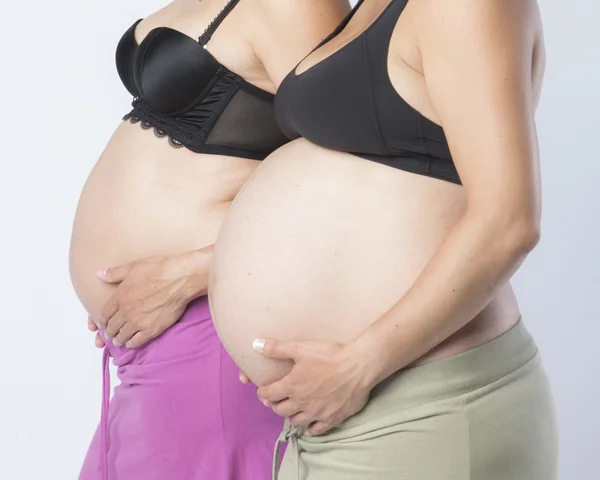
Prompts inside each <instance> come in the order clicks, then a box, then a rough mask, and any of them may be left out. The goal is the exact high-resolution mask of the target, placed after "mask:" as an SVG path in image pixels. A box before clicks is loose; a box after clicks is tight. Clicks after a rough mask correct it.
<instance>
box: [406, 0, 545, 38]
mask: <svg viewBox="0 0 600 480" xmlns="http://www.w3.org/2000/svg"><path fill="white" fill-rule="evenodd" d="M418 10H419V12H418V22H419V25H418V26H419V31H420V33H421V34H422V36H429V37H433V38H439V37H446V36H448V35H449V36H451V37H454V38H464V37H469V36H471V37H473V36H477V37H480V38H483V39H485V38H489V39H493V38H495V37H502V38H503V39H504V40H505V41H507V42H510V41H511V40H515V39H516V40H525V39H533V38H535V36H536V35H537V34H538V33H540V32H541V19H540V13H539V9H538V5H537V1H536V0H453V1H452V2H448V1H447V0H420V1H419V2H418ZM515 35H516V38H515Z"/></svg>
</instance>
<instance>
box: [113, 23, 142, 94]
mask: <svg viewBox="0 0 600 480" xmlns="http://www.w3.org/2000/svg"><path fill="white" fill-rule="evenodd" d="M140 22H141V19H140V20H138V21H137V22H135V23H134V24H133V25H132V26H131V27H129V29H128V30H127V31H126V32H125V33H124V34H123V36H122V37H121V40H119V44H118V45H117V52H116V54H115V60H116V63H117V72H118V74H119V77H120V78H121V81H122V82H123V85H125V88H126V89H127V90H128V91H129V93H131V95H133V96H134V97H137V96H138V95H139V92H138V90H137V87H136V85H135V78H134V75H133V64H134V61H135V56H136V53H137V51H138V44H137V42H136V41H135V27H137V24H138V23H140Z"/></svg>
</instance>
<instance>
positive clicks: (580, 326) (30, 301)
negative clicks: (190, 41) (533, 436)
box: [0, 0, 600, 480]
mask: <svg viewBox="0 0 600 480" xmlns="http://www.w3.org/2000/svg"><path fill="white" fill-rule="evenodd" d="M243 1H253V0H243ZM323 1H325V0H323ZM162 5H163V2H161V1H158V0H145V1H142V0H128V1H123V0H103V1H102V2H91V1H79V2H78V1H75V0H71V1H67V2H41V1H37V0H36V1H27V0H22V1H15V0H13V1H10V2H9V1H8V0H1V3H0V45H2V55H1V57H0V69H1V74H0V99H1V100H0V105H1V106H2V113H1V114H0V122H1V128H0V132H2V149H1V150H0V161H1V170H0V225H1V228H2V231H1V233H2V235H0V268H1V271H0V282H1V284H0V295H1V299H2V303H1V306H0V308H1V309H2V310H1V312H2V317H1V318H2V320H1V322H0V328H1V330H0V332H1V333H2V347H1V348H0V369H1V371H0V373H1V375H0V478H1V479H3V480H38V479H40V480H41V479H44V480H45V479H50V480H55V479H56V480H69V479H76V477H77V473H78V470H79V467H80V464H81V461H82V458H83V456H84V454H85V451H86V449H87V445H88V442H89V440H90V437H91V434H92V431H93V429H94V428H95V425H96V422H97V421H98V418H99V408H100V379H101V377H100V352H99V351H97V350H96V349H95V348H94V347H93V344H92V335H91V334H90V333H88V332H87V331H86V314H85V312H84V311H83V309H82V308H81V307H80V305H79V303H78V301H77V299H76V297H75V295H74V294H73V292H72V288H71V285H70V281H69V276H68V269H67V253H68V245H69V235H70V229H71V221H72V217H73V214H74V210H75V206H76V203H77V200H78V196H79V193H80V191H81V188H82V186H83V183H84V181H85V179H86V177H87V174H88V173H89V171H90V169H91V167H92V165H93V163H94V161H95V160H96V158H97V157H98V156H99V154H100V152H101V151H102V149H103V147H104V145H105V143H106V141H107V140H108V138H109V136H110V134H111V133H112V131H113V129H114V128H115V127H116V125H117V123H118V122H119V120H120V117H121V116H122V115H123V114H124V113H126V111H127V109H128V106H129V102H130V98H129V94H128V93H127V92H126V91H125V89H124V88H123V87H122V85H121V84H120V82H119V79H118V77H117V74H116V71H115V67H114V48H115V46H116V43H117V41H118V40H119V38H120V36H121V34H122V33H123V32H124V31H125V30H126V29H127V28H128V27H129V25H130V24H131V23H133V21H134V20H136V19H137V18H138V17H142V16H145V15H147V14H149V13H151V12H152V11H154V10H156V9H158V8H159V7H161V6H162ZM541 9H542V14H543V18H544V22H545V29H546V44H547V50H548V70H547V78H546V85H545V89H544V93H543V99H542V105H541V107H540V111H539V115H538V126H539V135H540V144H541V152H542V168H543V178H544V202H545V203H544V220H543V239H542V242H541V244H540V245H539V247H538V248H537V250H536V251H535V252H534V253H533V254H532V255H531V257H530V258H529V259H528V261H527V262H526V264H525V265H524V267H523V268H522V269H521V271H520V272H519V273H518V274H517V276H516V278H515V281H514V283H515V285H516V288H517V291H518V293H519V298H520V301H521V307H522V310H523V313H524V316H525V319H526V321H527V324H528V326H529V328H530V329H531V330H532V331H533V333H534V335H535V337H536V339H537V341H538V344H539V345H540V348H541V350H542V353H543V356H544V358H545V362H546V366H547V369H548V371H549V374H550V377H551V380H552V384H553V386H554V392H555V397H556V402H557V407H558V413H559V421H560V430H561V443H562V452H561V471H562V474H561V479H563V480H575V479H576V480H597V479H599V478H600V414H598V407H599V406H600V386H599V385H598V381H599V380H600V353H599V344H600V306H599V305H600V302H599V297H600V260H599V254H598V244H599V238H598V237H599V233H600V201H599V199H598V194H599V192H600V147H599V146H598V140H599V138H600V121H599V120H598V115H599V112H600V93H599V85H600V64H599V61H600V35H599V33H598V31H599V30H598V26H597V19H598V18H600V4H599V3H598V2H597V1H595V0H577V1H573V2H564V1H558V0H541ZM415 480H416V479H415ZM523 480H527V479H523Z"/></svg>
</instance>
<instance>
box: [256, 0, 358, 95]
mask: <svg viewBox="0 0 600 480" xmlns="http://www.w3.org/2000/svg"><path fill="white" fill-rule="evenodd" d="M349 11H350V4H349V2H348V0H327V1H323V0H302V1H298V0H259V1H257V2H256V6H255V8H254V10H253V12H254V19H253V20H254V22H253V24H254V30H253V34H252V39H251V44H252V45H253V48H254V51H255V54H256V56H257V58H258V59H259V60H260V61H261V62H262V64H263V66H264V67H265V70H266V71H267V74H268V75H269V77H270V78H271V80H272V81H273V84H274V86H275V88H276V89H277V88H278V87H279V84H280V83H281V82H282V80H283V79H284V78H285V76H286V75H287V74H288V73H289V72H290V71H291V70H292V69H293V68H295V67H296V65H297V64H298V63H300V61H301V60H302V59H303V58H304V57H305V56H306V55H308V54H309V53H310V52H311V50H312V49H313V48H315V47H316V46H317V44H318V43H319V42H320V41H321V40H323V39H324V38H325V37H326V36H327V35H329V34H330V33H331V32H333V30H335V28H336V27H337V26H338V25H339V24H340V22H341V21H342V20H343V18H344V17H345V16H346V14H347V13H348V12H349Z"/></svg>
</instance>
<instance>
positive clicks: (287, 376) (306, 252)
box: [209, 0, 557, 480]
mask: <svg viewBox="0 0 600 480" xmlns="http://www.w3.org/2000/svg"><path fill="white" fill-rule="evenodd" d="M543 72H544V45H543V36H542V26H541V21H540V16H539V11H538V7H537V4H536V3H535V0H457V1H453V2H448V1H446V0H420V1H409V0H391V1H390V0H361V1H360V2H359V3H358V5H357V7H356V8H355V10H354V11H353V13H352V14H351V15H350V16H349V17H348V18H347V19H346V20H345V21H344V22H342V24H341V25H340V26H339V27H338V29H337V30H336V31H335V32H334V34H333V35H331V36H330V37H329V38H328V39H327V40H326V41H325V42H323V43H322V44H321V46H320V47H319V48H317V49H316V50H315V51H314V52H313V53H312V54H311V55H309V56H308V57H307V58H306V59H305V60H303V61H302V62H301V63H300V64H299V65H298V66H297V68H296V69H295V71H293V72H291V73H290V74H289V75H288V76H287V78H286V79H285V80H284V81H283V83H282V85H281V87H280V89H279V90H278V94H277V99H276V105H275V109H276V114H277V118H278V121H279V124H280V125H281V127H282V128H283V130H284V132H285V133H286V134H287V135H288V136H289V137H299V136H302V137H304V138H301V139H297V140H295V141H293V142H291V143H289V144H287V145H285V146H284V147H282V148H280V149H278V150H277V152H275V153H274V154H272V155H270V156H269V158H267V159H266V160H265V162H263V163H262V164H261V166H260V167H259V168H258V170H257V171H256V172H255V173H254V175H253V176H252V178H251V179H250V180H249V182H248V183H247V184H246V185H245V186H244V188H243V189H242V191H241V193H240V194H239V195H238V197H237V198H236V199H235V202H234V204H233V206H232V208H231V209H230V213H229V215H228V217H227V219H226V221H225V223H224V225H223V226H222V229H221V231H220V233H219V239H218V241H217V244H216V251H215V257H214V268H213V272H212V276H211V286H210V289H209V291H210V297H211V307H212V309H213V310H212V311H213V315H214V319H215V323H216V326H217V330H218V331H219V334H220V337H221V339H222V340H223V342H224V344H225V346H226V348H227V350H228V351H229V352H230V354H231V355H232V357H233V359H234V360H235V361H236V363H237V364H238V365H239V366H240V368H241V369H242V371H244V372H245V373H246V374H247V375H248V377H249V378H251V379H252V380H253V381H255V382H256V383H257V384H259V385H260V386H261V387H260V388H259V390H258V394H259V397H260V398H261V399H262V400H263V401H264V402H265V403H266V404H267V405H270V406H271V407H272V408H273V409H274V410H275V411H276V412H277V413H279V414H280V415H282V416H285V417H286V418H287V419H288V422H287V426H286V428H285V430H284V432H283V434H282V436H281V437H280V438H281V440H284V439H289V440H291V442H292V444H291V448H288V449H287V451H286V454H285V460H284V462H283V466H282V470H281V472H280V478H281V479H285V480H290V479H294V480H296V479H298V478H302V479H309V480H352V479H360V480H363V479H364V480H367V479H368V480H373V479H390V480H391V479H411V480H412V479H414V480H417V479H418V480H441V479H444V480H467V479H470V480H525V479H527V480H550V479H555V478H556V475H557V470H556V454H557V452H556V435H555V419H554V410H553V401H552V397H551V392H550V389H549V384H548V380H547V377H546V374H545V372H544V369H543V366H542V364H541V361H540V356H539V353H538V351H537V348H536V345H535V343H534V341H533V340H532V338H531V336H530V334H529V333H528V331H527V329H526V327H525V326H524V324H523V321H522V320H521V317H520V313H519V308H518V306H517V301H516V299H515V295H514V293H513V290H512V289H511V287H510V285H509V283H508V280H509V278H510V277H511V276H512V274H513V273H514V272H515V271H516V269H517V268H518V267H519V265H520V264H521V262H522V261H523V259H524V258H525V257H526V255H527V254H528V253H529V252H530V251H531V250H532V249H533V248H534V246H535V245H536V243H537V242H538V237H539V224H540V211H541V207H540V178H539V165H538V148H537V140H536V129H535V121H534V111H535V109H536V106H537V104H538V100H539V95H540V90H541V86H542V78H543ZM307 427H308V428H307Z"/></svg>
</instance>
